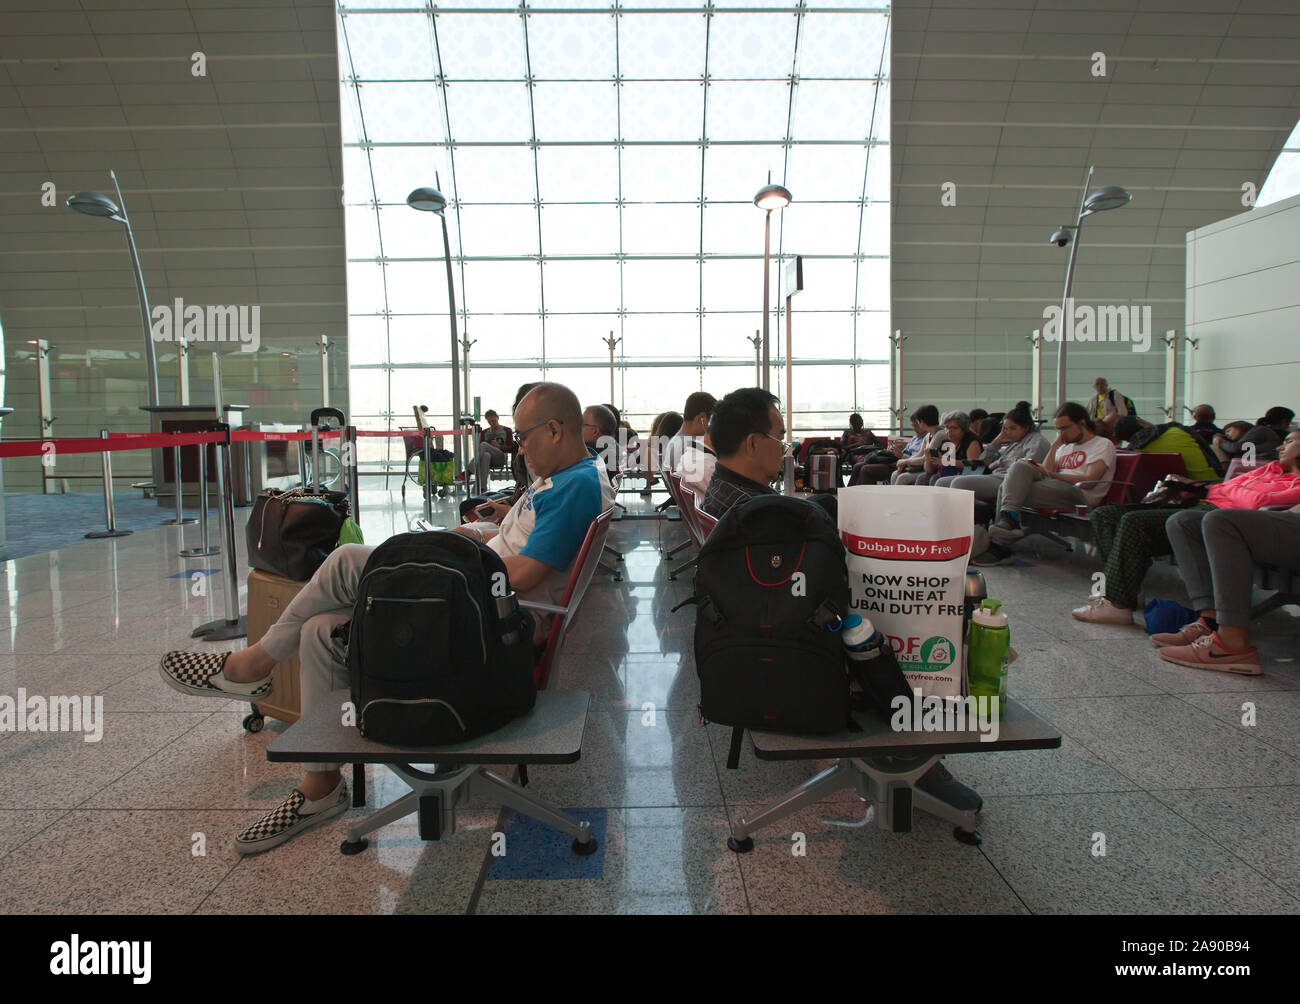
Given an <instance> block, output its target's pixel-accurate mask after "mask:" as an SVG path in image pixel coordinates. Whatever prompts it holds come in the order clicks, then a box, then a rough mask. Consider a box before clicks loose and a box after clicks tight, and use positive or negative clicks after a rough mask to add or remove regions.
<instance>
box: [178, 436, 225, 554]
mask: <svg viewBox="0 0 1300 1004" xmlns="http://www.w3.org/2000/svg"><path fill="white" fill-rule="evenodd" d="M181 543H182V544H183V543H185V531H184V530H182V531H181ZM220 553H221V549H220V548H219V547H213V546H212V544H211V543H210V542H209V540H208V444H207V443H200V444H199V546H198V547H182V548H181V550H180V556H181V557H182V558H206V557H207V556H208V555H210V554H220Z"/></svg>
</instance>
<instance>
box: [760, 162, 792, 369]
mask: <svg viewBox="0 0 1300 1004" xmlns="http://www.w3.org/2000/svg"><path fill="white" fill-rule="evenodd" d="M768 181H769V184H767V185H764V186H763V187H762V188H760V189H759V190H758V194H757V195H755V196H754V205H756V206H758V208H759V209H761V210H763V212H764V214H765V217H766V218H765V225H764V229H763V362H762V370H763V373H762V380H763V389H764V390H767V389H768V385H769V384H770V383H771V378H770V376H769V364H770V356H769V351H770V350H769V345H770V340H769V339H768V321H769V320H770V318H769V316H768V315H769V314H770V312H771V309H772V308H771V286H772V267H771V259H772V210H774V209H784V208H785V207H786V206H788V205H789V204H790V191H789V189H787V188H784V187H782V186H781V185H773V184H770V181H771V177H770V175H769V177H768Z"/></svg>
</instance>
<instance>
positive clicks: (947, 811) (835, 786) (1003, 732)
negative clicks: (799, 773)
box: [727, 697, 1061, 854]
mask: <svg viewBox="0 0 1300 1004" xmlns="http://www.w3.org/2000/svg"><path fill="white" fill-rule="evenodd" d="M853 720H854V721H855V722H856V723H857V724H858V726H859V727H860V728H861V730H862V731H860V732H850V731H848V730H847V729H846V730H845V731H843V732H837V733H834V734H833V735H827V736H795V735H787V734H785V733H779V732H755V731H752V730H751V731H750V739H751V741H752V742H753V744H754V755H755V756H757V757H758V759H760V760H825V759H834V760H835V763H834V764H832V765H831V766H830V767H827V768H826V769H825V770H823V771H821V772H820V773H818V774H816V775H814V776H813V777H810V778H809V779H808V780H807V781H805V782H804V783H803V784H801V785H799V786H798V787H797V788H794V789H793V790H791V791H788V792H786V793H785V794H784V795H782V796H781V797H780V798H777V799H775V800H774V801H772V802H770V803H769V804H768V805H766V806H764V807H763V808H762V809H760V810H759V811H758V812H756V813H755V814H754V815H752V816H747V817H744V818H742V819H740V820H739V821H738V822H737V823H736V824H735V825H734V826H733V827H732V828H731V836H730V838H728V840H727V846H728V847H730V848H731V849H732V850H733V851H735V852H736V853H738V854H744V853H746V852H747V851H750V850H753V847H754V841H753V838H752V834H753V833H754V832H755V831H756V830H759V829H762V828H763V827H766V826H771V825H772V824H773V823H775V822H777V821H779V820H781V819H784V818H785V817H787V816H790V815H793V814H794V813H796V812H798V811H799V810H800V809H803V808H804V807H805V806H809V805H813V804H814V803H816V802H820V801H822V800H823V799H825V798H826V797H827V796H829V795H831V794H832V793H833V792H836V791H840V790H841V789H843V788H855V789H857V793H858V795H859V797H861V798H863V799H870V800H871V802H872V803H873V804H874V806H875V812H876V823H877V825H879V826H880V827H882V828H883V829H886V830H892V831H893V832H895V833H908V832H910V831H911V829H912V810H913V809H914V808H916V809H922V810H924V811H925V812H928V813H930V814H931V815H933V816H938V817H939V818H940V819H944V820H947V821H948V822H950V823H953V824H954V825H955V827H956V829H955V830H954V832H953V836H955V837H956V838H957V839H958V840H960V841H962V842H963V843H968V844H978V843H980V841H981V839H982V838H981V837H980V835H979V833H978V832H977V831H976V829H975V826H976V822H977V816H978V814H977V813H976V812H974V811H962V810H960V809H956V808H953V807H952V806H951V805H948V804H947V803H946V802H941V801H940V800H939V799H937V798H935V797H933V796H932V795H929V794H927V793H926V792H924V791H922V790H920V789H919V788H916V787H915V784H916V781H917V780H918V779H920V778H921V777H923V776H924V775H925V773H926V772H927V771H929V770H930V768H931V767H933V766H934V765H935V764H936V763H938V762H939V760H941V759H942V758H943V756H944V755H945V754H947V753H999V752H1003V751H1005V750H1042V749H1058V748H1059V747H1060V745H1061V733H1060V732H1058V731H1057V730H1056V729H1055V728H1054V727H1053V726H1051V725H1049V724H1048V723H1047V722H1045V721H1043V720H1042V719H1041V718H1039V717H1038V716H1037V715H1035V714H1034V713H1033V712H1032V711H1029V710H1028V709H1027V708H1025V707H1024V706H1023V705H1021V704H1019V703H1018V702H1017V701H1015V700H1013V699H1012V698H1010V697H1008V698H1007V706H1006V707H1005V708H1004V709H1003V710H1002V712H1001V714H1000V716H999V721H998V738H997V739H996V740H995V741H992V742H983V741H981V738H980V733H979V732H978V731H973V730H972V731H966V732H895V731H894V730H893V729H892V728H890V726H889V723H888V722H885V721H883V720H882V719H881V718H880V717H879V716H877V715H875V714H872V713H871V712H854V713H853ZM886 757H913V758H915V759H911V760H909V761H908V762H906V763H905V764H894V765H891V764H888V763H885V762H883V761H884V758H886ZM876 761H879V762H876Z"/></svg>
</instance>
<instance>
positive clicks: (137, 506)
mask: <svg viewBox="0 0 1300 1004" xmlns="http://www.w3.org/2000/svg"><path fill="white" fill-rule="evenodd" d="M4 503H5V505H4V518H5V539H6V542H7V547H6V548H5V550H4V552H3V553H2V554H0V564H3V563H4V561H6V560H7V559H9V558H25V557H27V556H28V555H30V554H42V553H44V552H45V551H55V550H58V549H59V548H62V547H77V546H79V545H81V544H86V543H88V541H87V540H86V534H87V533H90V532H91V531H92V530H102V529H104V496H103V495H101V494H100V493H99V492H93V493H92V492H68V493H67V494H64V495H59V494H55V495H41V494H39V493H35V492H30V493H28V492H13V493H6V494H5V497H4ZM113 508H114V516H115V519H116V523H117V528H118V529H119V530H132V531H135V532H139V531H141V530H157V529H158V528H159V527H161V526H162V520H164V519H167V518H168V517H172V516H175V515H176V508H175V506H174V505H173V506H159V505H158V503H157V501H155V500H154V499H147V498H143V497H142V496H141V495H140V493H139V492H116V493H114V495H113ZM184 511H185V514H186V515H187V516H197V515H198V508H197V507H191V508H187V509H185V510H184ZM216 517H217V513H216V511H215V509H213V510H209V519H215V518H216ZM190 529H191V530H192V532H195V533H197V530H193V528H192V527H191V528H190Z"/></svg>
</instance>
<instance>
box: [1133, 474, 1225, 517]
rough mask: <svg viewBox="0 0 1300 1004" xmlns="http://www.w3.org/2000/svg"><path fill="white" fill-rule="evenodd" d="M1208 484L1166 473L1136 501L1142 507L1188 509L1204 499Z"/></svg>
mask: <svg viewBox="0 0 1300 1004" xmlns="http://www.w3.org/2000/svg"><path fill="white" fill-rule="evenodd" d="M1209 488H1210V486H1209V485H1204V484H1197V483H1196V482H1193V481H1180V480H1178V479H1177V478H1174V477H1172V476H1170V475H1166V476H1165V477H1163V478H1161V479H1160V480H1159V481H1158V482H1156V486H1155V487H1154V488H1152V489H1151V491H1149V492H1147V494H1146V495H1145V496H1144V497H1143V499H1142V501H1141V502H1139V503H1138V505H1139V506H1141V507H1142V508H1144V509H1190V508H1192V506H1195V505H1200V503H1202V502H1204V501H1205V496H1206V495H1207V494H1208V492H1209Z"/></svg>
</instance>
